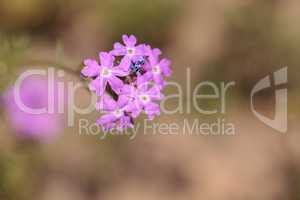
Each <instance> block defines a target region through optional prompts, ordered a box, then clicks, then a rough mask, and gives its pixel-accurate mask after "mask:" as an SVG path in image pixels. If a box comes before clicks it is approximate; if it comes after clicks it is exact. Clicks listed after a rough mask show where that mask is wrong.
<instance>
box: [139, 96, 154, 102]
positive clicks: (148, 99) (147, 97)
mask: <svg viewBox="0 0 300 200" xmlns="http://www.w3.org/2000/svg"><path fill="white" fill-rule="evenodd" d="M139 99H140V101H141V102H143V103H144V104H146V103H148V102H150V100H151V99H150V96H149V95H147V94H142V95H140V96H139Z"/></svg>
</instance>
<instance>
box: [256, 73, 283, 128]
mask: <svg viewBox="0 0 300 200" xmlns="http://www.w3.org/2000/svg"><path fill="white" fill-rule="evenodd" d="M272 76H273V80H274V87H275V117H274V119H270V118H268V117H266V116H264V115H262V114H260V113H259V112H258V111H256V110H255V108H254V103H253V99H254V96H255V94H256V93H258V92H260V91H262V90H265V89H268V88H272V81H271V77H270V76H266V77H264V78H263V79H261V80H260V81H259V82H258V83H257V84H256V85H255V86H254V88H253V89H252V91H251V111H252V112H253V113H254V115H255V116H256V117H257V118H258V119H259V120H260V121H262V122H263V123H264V124H266V125H268V126H269V127H271V128H273V129H275V130H277V131H279V132H281V133H286V132H287V130H288V122H287V121H288V120H287V114H288V113H287V112H288V111H287V110H288V109H287V108H288V97H287V96H288V89H287V88H280V89H276V87H278V86H282V85H284V84H287V83H288V68H287V67H285V68H282V69H280V70H278V71H276V72H274V73H273V74H272Z"/></svg>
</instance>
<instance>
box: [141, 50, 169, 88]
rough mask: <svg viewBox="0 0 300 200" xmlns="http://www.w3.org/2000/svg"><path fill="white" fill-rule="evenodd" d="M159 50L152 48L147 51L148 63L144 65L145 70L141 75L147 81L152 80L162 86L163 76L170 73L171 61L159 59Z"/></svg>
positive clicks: (167, 75)
mask: <svg viewBox="0 0 300 200" xmlns="http://www.w3.org/2000/svg"><path fill="white" fill-rule="evenodd" d="M160 54H161V51H160V50H159V49H153V50H152V51H151V52H150V53H149V64H148V65H147V66H146V69H147V72H146V73H145V74H144V75H143V76H144V78H145V79H146V80H148V81H150V80H153V81H154V82H155V83H156V84H157V85H159V86H164V84H165V82H164V77H169V76H171V75H172V71H171V69H170V67H169V66H170V64H171V62H170V61H169V60H168V59H162V60H159V55H160Z"/></svg>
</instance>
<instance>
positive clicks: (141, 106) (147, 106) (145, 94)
mask: <svg viewBox="0 0 300 200" xmlns="http://www.w3.org/2000/svg"><path fill="white" fill-rule="evenodd" d="M137 85H138V86H137V87H134V86H132V85H128V86H125V87H124V88H123V89H122V94H123V95H125V96H127V97H128V99H130V103H129V104H128V107H127V111H128V112H131V113H132V117H133V118H136V117H138V116H139V115H140V113H141V111H145V113H146V114H147V116H148V118H149V119H151V120H152V119H154V117H155V115H160V107H159V105H158V104H157V103H155V101H159V100H162V99H163V98H164V96H163V94H162V93H161V88H160V87H158V86H156V85H154V86H152V87H151V88H149V83H148V82H146V81H145V80H143V79H142V77H141V78H139V79H138V80H137Z"/></svg>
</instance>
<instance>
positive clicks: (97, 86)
mask: <svg viewBox="0 0 300 200" xmlns="http://www.w3.org/2000/svg"><path fill="white" fill-rule="evenodd" d="M99 57H100V65H99V64H98V63H97V61H95V60H91V59H87V60H85V61H84V64H85V65H86V67H84V68H83V70H82V71H81V73H82V74H83V75H84V76H86V77H91V78H92V77H96V79H94V80H93V81H92V82H91V83H90V90H92V91H96V94H97V95H98V96H102V95H103V93H104V91H105V88H106V86H107V83H109V85H110V86H111V88H112V89H113V90H114V91H115V92H116V93H118V92H119V90H120V88H122V87H123V82H122V80H120V79H119V77H124V76H127V75H128V73H127V72H125V71H123V70H121V69H120V68H119V67H114V61H115V58H114V57H113V56H112V55H111V54H110V53H105V52H101V53H100V54H99Z"/></svg>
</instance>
